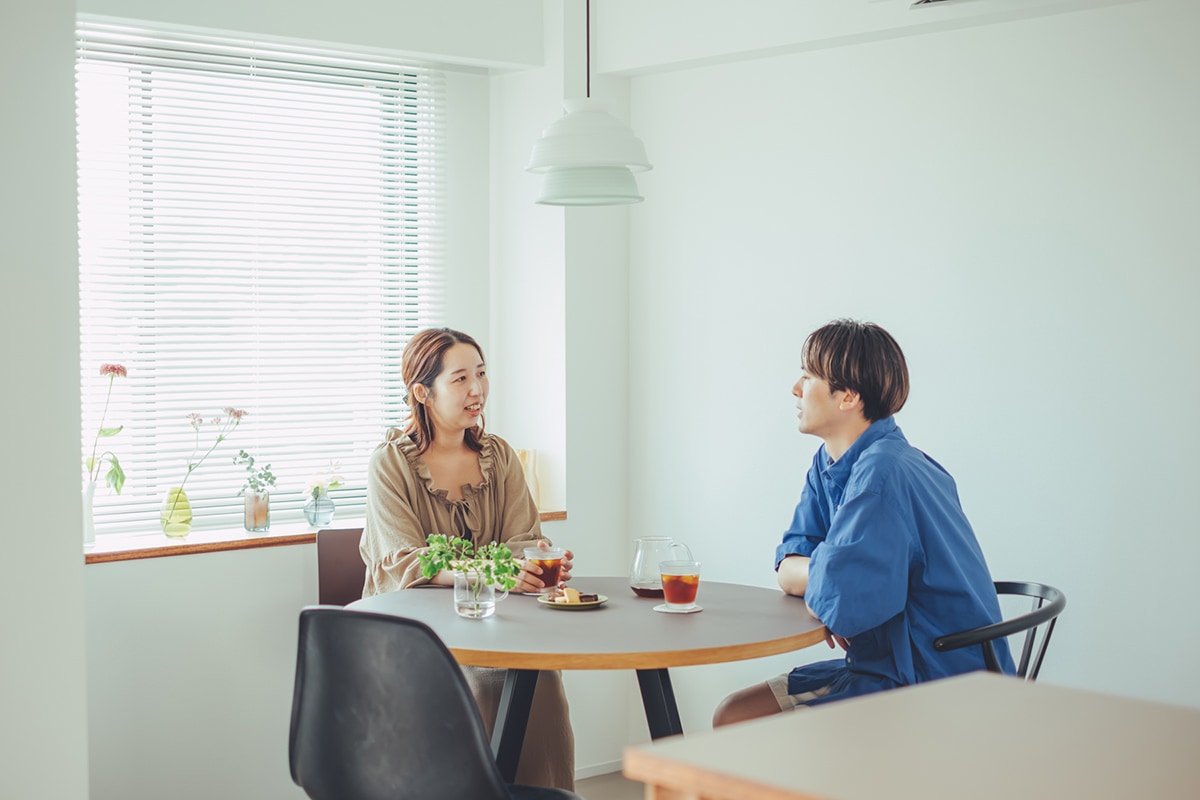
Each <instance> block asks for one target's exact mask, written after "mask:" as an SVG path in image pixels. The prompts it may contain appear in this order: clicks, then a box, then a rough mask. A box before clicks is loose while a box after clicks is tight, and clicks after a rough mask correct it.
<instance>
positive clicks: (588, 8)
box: [583, 0, 592, 99]
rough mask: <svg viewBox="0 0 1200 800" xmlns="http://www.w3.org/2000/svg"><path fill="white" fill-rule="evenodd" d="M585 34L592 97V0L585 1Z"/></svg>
mask: <svg viewBox="0 0 1200 800" xmlns="http://www.w3.org/2000/svg"><path fill="white" fill-rule="evenodd" d="M583 16H584V26H583V30H584V34H585V36H586V38H587V42H586V43H585V44H584V54H585V55H584V63H585V65H586V69H587V81H586V82H587V96H588V98H589V99H590V98H591V96H592V0H584V4H583Z"/></svg>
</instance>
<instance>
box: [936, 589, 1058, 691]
mask: <svg viewBox="0 0 1200 800" xmlns="http://www.w3.org/2000/svg"><path fill="white" fill-rule="evenodd" d="M996 594H998V595H1024V596H1026V597H1032V598H1033V609H1032V610H1031V611H1029V612H1028V613H1026V614H1022V615H1021V616H1019V617H1013V618H1012V619H1006V620H1001V621H1000V622H996V623H993V624H991V625H984V626H983V627H980V628H972V629H971V630H967V631H959V632H958V633H950V634H947V635H945V636H940V637H938V638H937V639H934V640H933V648H934V649H935V650H937V651H938V652H939V653H944V652H947V651H950V650H957V649H959V648H960V647H970V646H971V645H976V644H977V645H980V646H981V647H982V648H983V660H984V663H985V664H986V665H987V668H988V670H990V671H991V672H1000V671H1001V670H1000V661H999V659H998V658H997V657H996V645H995V641H996V640H997V639H1002V638H1005V637H1007V636H1012V635H1013V634H1016V633H1021V632H1022V631H1024V632H1025V641H1024V643H1023V644H1022V646H1021V660H1020V662H1019V663H1018V665H1017V675H1018V676H1020V677H1021V678H1023V679H1025V680H1030V681H1034V680H1037V676H1038V672H1039V671H1040V670H1041V668H1042V659H1043V658H1045V657H1046V646H1047V645H1049V644H1050V635H1051V634H1052V633H1054V623H1055V622H1056V621H1057V619H1058V615H1059V614H1061V613H1062V612H1063V609H1064V608H1066V607H1067V597H1066V595H1064V594H1063V593H1062V592H1060V591H1059V590H1058V589H1055V588H1054V587H1053V586H1047V585H1045V584H1043V583H1026V582H1020V581H996ZM1042 625H1045V626H1046V629H1045V632H1044V633H1043V634H1042V636H1041V637H1040V639H1039V637H1038V628H1039V627H1040V626H1042ZM1035 646H1036V651H1035V649H1034V648H1035Z"/></svg>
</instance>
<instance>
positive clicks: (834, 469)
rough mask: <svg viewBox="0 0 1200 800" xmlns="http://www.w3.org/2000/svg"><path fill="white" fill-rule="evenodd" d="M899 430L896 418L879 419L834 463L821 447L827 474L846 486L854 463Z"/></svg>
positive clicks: (822, 446)
mask: <svg viewBox="0 0 1200 800" xmlns="http://www.w3.org/2000/svg"><path fill="white" fill-rule="evenodd" d="M898 430H900V428H899V426H897V425H896V419H895V417H884V418H883V419H877V420H875V421H874V422H872V423H871V425H870V426H869V427H868V428H867V429H866V430H865V431H863V432H862V434H861V435H860V436H859V437H858V438H857V439H855V440H854V444H852V445H850V447H849V449H847V450H846V452H845V453H842V457H841V458H839V459H838V460H837V461H834V462H830V460H829V455H828V454H827V453H826V452H825V446H824V445H821V454H822V455H824V456H825V474H826V475H827V476H829V477H830V478H832V479H833V480H835V481H837V483H838V484H839V485H845V483H846V481H847V480H848V479H849V477H850V470H852V469H854V463H855V462H856V461H858V457H859V456H861V455H862V454H863V451H864V450H866V449H867V448H868V447H870V446H871V445H873V444H875V442H878V441H879V440H880V439H882V438H883V437H885V436H887V435H888V434H889V433H892V432H893V431H898Z"/></svg>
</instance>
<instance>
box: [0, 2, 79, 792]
mask: <svg viewBox="0 0 1200 800" xmlns="http://www.w3.org/2000/svg"><path fill="white" fill-rule="evenodd" d="M74 27H75V20H74V4H73V3H69V2H43V3H19V4H18V3H6V4H4V5H3V6H0V98H3V101H4V105H5V123H4V125H3V126H0V175H3V176H4V178H3V180H2V181H0V276H2V277H3V281H4V289H3V291H0V351H2V352H3V363H4V378H3V386H4V390H3V392H2V393H0V411H2V416H3V419H4V421H5V431H4V444H5V457H4V459H3V460H0V485H3V486H4V487H5V490H6V492H7V493H8V494H9V495H10V497H12V498H14V499H13V500H12V501H11V502H9V503H8V505H7V507H6V509H5V517H4V524H5V526H6V530H7V532H8V535H7V536H6V537H5V541H4V552H3V556H2V557H0V605H2V606H3V608H4V614H3V621H2V622H0V741H3V742H4V759H3V764H4V766H3V769H0V797H4V798H14V799H15V798H27V797H37V798H46V800H66V799H67V798H70V799H71V800H75V799H76V798H85V797H87V735H86V718H85V696H84V663H83V659H84V647H83V559H82V556H81V554H80V545H81V542H82V537H81V532H80V519H81V517H82V504H81V501H80V493H79V491H77V487H78V486H79V475H80V467H79V422H78V420H79V377H78V376H79V314H78V310H77V309H78V300H77V297H78V293H79V281H78V272H77V270H76V268H75V263H76V236H75V166H74V164H75V158H74V154H75V141H74V102H75V101H74V96H75V93H74V74H73V70H72V64H73V56H72V52H73V47H74V43H73V36H72V34H73V31H74Z"/></svg>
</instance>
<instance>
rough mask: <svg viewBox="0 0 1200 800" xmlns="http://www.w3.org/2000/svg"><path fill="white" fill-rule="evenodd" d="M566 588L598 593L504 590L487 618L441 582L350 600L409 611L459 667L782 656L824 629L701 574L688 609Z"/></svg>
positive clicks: (591, 582)
mask: <svg viewBox="0 0 1200 800" xmlns="http://www.w3.org/2000/svg"><path fill="white" fill-rule="evenodd" d="M571 586H573V587H575V588H576V589H579V590H580V591H583V592H593V593H597V594H602V595H606V596H607V597H608V602H607V603H605V604H603V605H601V606H599V607H597V608H595V609H591V610H564V609H556V608H546V607H545V606H544V605H543V604H541V603H539V602H538V601H537V598H536V597H535V596H532V595H516V594H513V595H509V596H508V597H507V598H506V599H505V600H502V601H501V602H500V603H498V604H497V605H496V613H495V614H494V615H493V616H491V617H488V618H487V619H466V618H464V617H460V616H458V614H456V613H455V611H454V600H453V592H452V591H451V589H450V588H449V587H428V588H420V589H408V590H404V591H398V592H388V593H387V594H381V595H376V596H375V597H369V598H365V599H363V600H359V601H357V602H355V603H351V604H350V606H349V608H351V609H354V610H357V611H373V612H376V613H383V614H395V615H398V616H404V617H411V618H413V619H417V620H420V621H421V622H424V623H425V624H426V625H428V626H429V627H431V628H433V630H434V632H435V633H437V635H438V636H440V637H441V639H442V641H444V642H445V643H446V647H448V648H449V649H450V652H451V653H453V654H454V657H455V658H456V659H458V662H459V663H460V664H467V665H471V666H478V667H507V668H510V669H661V668H666V667H682V666H690V665H693V664H719V663H724V662H727V661H740V660H744V659H750V658H760V657H762V656H769V655H775V654H777V653H788V652H792V651H795V650H799V649H801V648H804V647H808V646H810V645H813V644H816V643H818V642H821V641H823V640H824V639H825V628H824V627H823V626H822V625H821V624H820V623H819V622H817V621H816V620H814V619H813V618H812V617H811V616H810V615H809V614H808V612H807V610H806V609H805V607H804V600H803V599H802V598H799V597H790V596H788V595H786V594H784V593H783V592H781V591H779V590H778V589H764V588H761V587H757V586H742V585H739V584H732V583H717V582H714V581H702V582H701V584H700V592H699V594H698V595H697V597H696V601H697V603H699V605H700V606H701V607H702V608H703V609H704V610H703V611H700V612H698V613H694V614H663V613H659V612H656V611H654V607H655V606H657V605H660V604H661V603H662V602H663V601H662V599H653V598H640V597H637V596H636V595H634V593H633V591H632V590H631V589H630V588H629V579H628V578H626V577H621V578H610V577H603V578H588V577H576V578H573V579H572V580H571Z"/></svg>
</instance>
